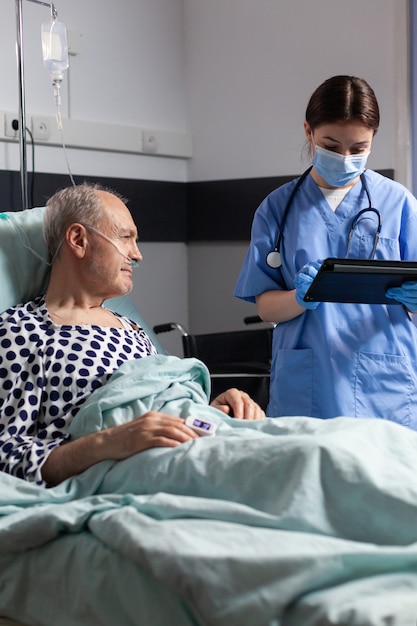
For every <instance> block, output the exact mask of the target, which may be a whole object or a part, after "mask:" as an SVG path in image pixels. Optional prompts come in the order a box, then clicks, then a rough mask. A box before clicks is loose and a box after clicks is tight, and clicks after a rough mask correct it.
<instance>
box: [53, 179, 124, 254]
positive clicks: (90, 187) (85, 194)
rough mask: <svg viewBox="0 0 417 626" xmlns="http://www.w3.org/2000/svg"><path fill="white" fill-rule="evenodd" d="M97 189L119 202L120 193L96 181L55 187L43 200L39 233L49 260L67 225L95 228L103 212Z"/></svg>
mask: <svg viewBox="0 0 417 626" xmlns="http://www.w3.org/2000/svg"><path fill="white" fill-rule="evenodd" d="M97 191H106V192H108V193H111V194H113V195H114V196H116V197H117V198H119V199H120V200H122V201H123V202H126V201H125V199H124V198H122V196H120V195H119V194H118V193H117V192H115V191H113V190H112V189H108V188H106V187H102V186H100V185H98V184H90V183H83V184H82V185H76V186H73V187H66V188H65V189H61V190H60V191H57V193H55V194H54V195H53V196H52V197H51V198H49V200H48V201H47V203H46V210H45V213H44V218H43V236H44V239H45V243H46V246H47V248H48V255H49V260H50V261H51V262H52V261H53V260H54V259H55V257H56V256H57V254H58V252H59V248H60V247H61V244H62V242H63V240H64V238H65V233H66V230H67V228H68V227H69V226H70V225H71V224H74V223H76V222H78V223H80V224H88V225H90V226H92V227H93V228H98V226H99V224H100V222H101V220H102V219H103V215H104V206H103V202H102V199H101V198H100V196H99V194H98V193H97Z"/></svg>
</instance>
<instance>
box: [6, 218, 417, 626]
mask: <svg viewBox="0 0 417 626" xmlns="http://www.w3.org/2000/svg"><path fill="white" fill-rule="evenodd" d="M42 214H43V209H42V208H36V209H31V210H28V211H23V212H20V213H18V214H16V215H14V214H13V215H12V214H3V216H0V217H1V219H0V284H1V293H0V307H1V309H2V310H5V309H6V308H7V307H8V306H10V305H12V304H15V303H17V302H18V301H21V300H26V299H29V298H30V297H33V296H34V295H35V294H37V293H40V292H42V290H43V289H44V288H45V284H46V280H47V276H46V273H47V271H46V270H47V268H46V266H45V265H44V264H43V263H42V262H41V260H40V259H39V258H34V257H33V253H32V252H31V250H30V249H29V248H31V249H35V251H36V252H37V254H38V255H40V256H45V255H46V253H45V250H44V247H43V242H42V237H41V229H40V226H41V220H42ZM16 220H17V222H16ZM21 229H23V231H22V230H21ZM111 305H112V307H113V308H116V309H117V310H119V311H120V312H121V313H124V314H127V315H128V316H129V317H131V318H133V319H135V321H137V322H138V323H140V324H143V325H145V326H146V324H145V322H144V320H142V319H141V316H140V314H139V313H138V312H137V311H136V309H135V307H133V305H132V303H131V301H130V300H129V299H128V298H123V299H121V300H119V299H118V300H117V301H113V302H112V303H111ZM149 332H150V334H151V336H152V337H153V338H154V340H155V341H156V342H157V343H158V340H157V338H156V337H155V336H154V334H153V333H152V331H151V330H149ZM1 349H3V350H4V347H2V348H1ZM161 352H163V351H162V349H161ZM124 365H126V364H124ZM134 365H135V369H134V371H133V372H129V371H124V372H123V376H122V374H121V375H120V378H118V379H115V380H114V385H115V386H114V387H112V385H113V382H112V380H110V381H109V383H108V385H106V386H105V388H102V390H98V392H94V394H92V395H91V397H90V398H89V399H88V400H87V402H86V405H87V406H86V407H85V410H84V407H83V408H82V409H81V411H80V413H79V414H78V415H77V416H76V418H75V419H74V422H73V425H74V428H73V430H72V436H74V437H76V436H79V434H80V432H84V431H85V429H86V428H87V429H88V428H90V427H91V428H101V427H106V426H108V425H111V424H112V423H113V422H112V420H118V419H129V417H128V414H126V415H125V413H124V412H123V411H124V410H125V409H126V410H127V409H129V406H130V405H129V402H131V401H132V402H135V403H139V405H138V404H135V405H134V406H135V407H137V406H140V407H143V410H147V409H150V408H152V407H153V405H152V402H153V399H152V393H151V391H152V388H153V387H152V385H154V384H155V380H157V381H158V384H159V391H158V402H159V403H160V404H159V408H160V409H161V408H162V410H167V411H168V412H172V413H174V414H181V415H183V412H184V411H191V412H192V413H194V412H195V414H196V415H197V416H202V417H204V418H205V417H206V416H208V417H209V418H210V419H211V420H212V421H213V422H215V423H216V424H217V426H218V433H217V435H216V436H215V437H212V438H209V437H202V438H199V439H197V440H195V441H193V442H189V443H188V444H184V445H183V446H179V447H177V448H175V449H163V448H159V449H153V450H148V451H146V452H143V453H141V454H138V455H135V457H132V458H131V459H127V460H126V461H122V462H118V463H112V462H103V463H99V464H97V465H96V466H93V467H92V468H90V469H89V470H87V471H86V472H84V473H83V474H81V475H80V476H78V477H74V478H73V479H69V480H68V481H65V482H64V483H63V484H62V485H60V486H58V487H56V488H53V489H43V488H40V487H36V486H35V485H32V484H30V483H27V482H25V481H22V480H20V479H17V478H14V477H12V476H9V475H7V474H0V615H3V618H1V619H0V626H6V625H7V626H9V625H10V626H12V624H14V626H19V625H23V626H115V625H116V624H117V625H119V624H120V625H123V626H139V625H140V626H148V625H149V626H170V625H173V626H335V625H336V626H337V625H339V626H342V625H343V626H348V625H349V626H382V625H385V626H386V625H387V624H390V625H391V626H409V625H410V624H415V621H416V618H417V524H416V520H417V486H416V480H415V476H416V475H417V460H416V459H417V455H416V454H415V450H416V449H417V434H416V433H414V432H412V431H408V430H407V429H405V428H403V427H401V426H398V425H396V424H392V423H386V422H384V421H383V420H372V419H369V420H365V419H363V420H353V419H351V418H347V417H346V418H338V419H335V420H315V419H311V418H305V417H302V416H300V417H291V418H280V419H275V420H274V419H270V420H265V421H261V422H253V423H245V422H243V421H240V420H233V419H230V418H227V417H224V418H223V417H222V416H221V415H220V414H219V412H218V411H217V410H215V409H212V408H211V407H207V403H206V402H203V401H201V394H202V391H201V389H205V390H206V395H207V391H208V389H209V375H208V371H207V370H206V368H205V367H204V366H203V365H202V364H201V363H200V362H199V361H198V360H196V359H194V358H190V359H177V358H176V357H170V356H169V355H165V354H158V355H157V356H155V357H148V358H146V359H140V360H139V361H138V362H137V363H135V364H134ZM136 366H137V368H138V369H137V370H136ZM123 367H124V366H122V368H123ZM131 374H134V377H133V378H132V379H131V378H130V376H131ZM121 380H123V381H126V382H125V384H124V386H123V387H122V388H121V389H120V399H119V400H118V401H117V402H116V404H115V405H114V406H113V405H110V404H106V406H107V408H106V410H105V411H101V409H100V408H99V407H100V406H102V405H101V402H102V401H103V400H106V402H109V400H108V398H107V396H106V392H107V389H106V387H107V386H109V389H110V390H111V391H112V393H113V395H112V397H114V389H116V388H117V386H118V387H119V388H120V381H121ZM161 381H162V382H161ZM196 383H198V384H196ZM200 383H201V384H200ZM101 391H102V392H103V395H102V396H100V395H98V396H96V394H97V393H100V392H101ZM133 391H134V393H135V397H134V398H133V400H132V398H131V396H132V392H133ZM129 394H130V395H129ZM128 395H129V398H130V400H129V401H128V397H127V396H128ZM136 395H137V397H136ZM184 398H185V399H184ZM113 409H114V410H113ZM78 418H80V419H78ZM10 620H16V621H10Z"/></svg>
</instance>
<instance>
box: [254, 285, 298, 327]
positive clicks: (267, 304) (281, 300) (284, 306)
mask: <svg viewBox="0 0 417 626" xmlns="http://www.w3.org/2000/svg"><path fill="white" fill-rule="evenodd" d="M256 306H257V309H258V315H259V317H261V319H263V320H264V322H274V323H275V324H279V323H280V322H288V321H289V320H292V319H294V317H298V316H299V315H301V314H302V313H304V312H305V309H304V308H303V307H301V306H300V305H299V304H298V303H297V301H296V299H295V289H293V290H292V291H278V290H277V291H265V292H264V293H261V294H260V295H259V296H256Z"/></svg>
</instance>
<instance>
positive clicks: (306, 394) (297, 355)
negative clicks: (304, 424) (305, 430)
mask: <svg viewBox="0 0 417 626" xmlns="http://www.w3.org/2000/svg"><path fill="white" fill-rule="evenodd" d="M312 397H313V351H312V350H311V349H310V348H307V349H302V350H277V351H276V354H275V358H274V362H273V372H272V380H271V390H270V403H269V407H268V415H270V416H271V417H276V416H283V415H306V416H311V414H312Z"/></svg>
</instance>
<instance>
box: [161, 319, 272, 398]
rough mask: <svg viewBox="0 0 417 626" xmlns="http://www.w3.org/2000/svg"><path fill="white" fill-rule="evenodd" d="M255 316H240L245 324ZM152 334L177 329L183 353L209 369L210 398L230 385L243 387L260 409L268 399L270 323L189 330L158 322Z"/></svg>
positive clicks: (253, 321) (252, 321) (258, 320)
mask: <svg viewBox="0 0 417 626" xmlns="http://www.w3.org/2000/svg"><path fill="white" fill-rule="evenodd" d="M260 321H261V320H260V318H259V317H258V316H251V317H246V318H244V322H245V324H254V323H257V322H260ZM153 331H154V333H155V334H160V333H166V332H170V331H177V332H180V333H181V338H182V349H183V355H184V357H195V358H197V359H199V360H200V361H203V363H205V364H206V365H207V367H208V369H209V372H210V378H211V396H210V399H211V400H212V399H213V398H215V397H216V396H217V395H219V394H220V393H222V392H223V391H226V389H229V388H230V387H237V388H238V389H241V390H242V391H246V393H248V394H249V395H250V396H251V397H252V398H253V399H254V400H255V401H256V402H257V403H258V404H259V405H260V406H261V407H262V408H263V409H264V410H266V407H267V404H268V399H269V380H270V369H271V359H272V331H273V326H272V325H271V326H268V327H263V328H256V329H254V330H236V331H231V332H217V333H207V334H191V333H189V332H188V331H187V330H186V329H185V328H184V326H182V325H181V324H179V323H177V322H169V323H166V324H158V325H157V326H154V327H153Z"/></svg>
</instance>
